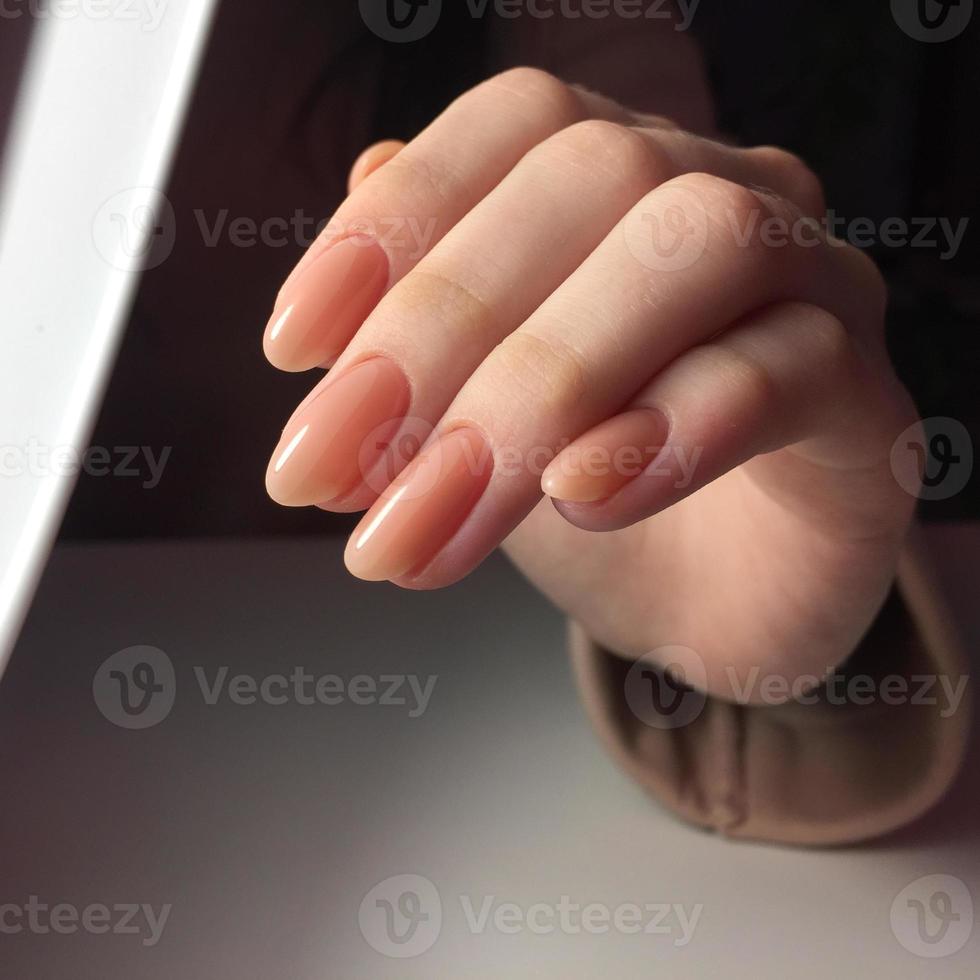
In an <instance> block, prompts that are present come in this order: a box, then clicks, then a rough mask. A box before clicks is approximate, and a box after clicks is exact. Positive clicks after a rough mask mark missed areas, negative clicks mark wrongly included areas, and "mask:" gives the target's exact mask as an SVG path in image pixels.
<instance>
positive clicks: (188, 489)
mask: <svg viewBox="0 0 980 980" xmlns="http://www.w3.org/2000/svg"><path fill="white" fill-rule="evenodd" d="M491 9H492V8H491ZM528 20H529V18H526V17H525V18H521V19H520V20H518V21H502V20H500V19H497V18H495V17H494V16H492V14H491V15H488V16H486V17H484V18H483V19H474V18H472V17H471V16H469V14H468V12H467V9H466V5H465V4H462V3H458V4H457V3H446V4H444V10H443V15H442V18H441V20H440V22H439V25H438V27H437V28H436V29H435V30H434V31H433V32H432V33H431V34H430V35H429V36H428V37H426V38H425V39H424V40H421V41H418V42H415V43H410V44H391V43H385V42H383V41H382V40H380V39H379V38H377V37H376V36H375V35H374V34H372V33H371V32H370V31H369V30H368V29H367V28H366V27H365V26H364V24H363V22H362V20H361V18H360V16H359V12H358V8H357V4H356V3H355V2H353V0H351V2H345V3H343V4H340V3H331V4H325V3H322V2H317V3H312V2H304V0H281V2H279V3H276V4H256V3H245V2H241V0H239V2H235V3H226V4H224V5H223V6H222V9H221V11H220V12H219V15H218V18H217V22H216V25H215V30H214V33H213V36H212V40H211V42H210V47H209V50H208V53H207V55H206V57H205V60H204V65H203V70H202V74H201V78H200V81H199V85H198V89H197V93H196V96H195V99H194V101H193V104H192V109H191V113H190V117H189V120H188V123H187V127H186V132H185V136H184V139H183V141H182V144H181V149H180V152H179V154H178V157H177V160H176V165H175V168H174V171H173V175H172V178H171V182H170V186H169V189H168V196H169V198H170V200H171V201H172V203H173V205H174V209H175V214H176V222H177V225H176V227H177V235H176V246H175V248H174V250H173V252H172V254H171V255H169V257H168V258H167V259H166V261H163V262H162V263H161V264H160V265H159V266H158V267H156V268H153V269H151V270H150V271H148V272H147V273H146V274H145V275H144V278H143V281H142V284H141V288H140V291H139V294H138V298H137V300H136V303H135V308H134V310H133V313H132V317H131V322H130V324H129V328H128V331H127V333H126V337H125V341H124V343H123V345H122V349H121V351H120V354H119V361H118V365H117V368H116V370H115V372H114V373H113V377H112V381H111V384H110V387H109V390H108V393H107V397H106V400H105V405H104V408H103V410H102V413H101V416H100V418H99V421H98V425H97V427H96V430H95V433H94V435H93V438H92V443H93V445H96V446H105V447H116V446H142V445H149V446H151V447H153V450H154V452H155V453H156V454H157V455H159V453H160V451H161V450H162V449H163V448H164V447H170V449H171V455H170V458H169V460H168V464H167V467H166V470H165V472H164V475H163V479H162V481H161V482H160V484H159V486H157V487H156V488H154V489H152V490H147V489H144V488H143V487H142V485H141V481H140V480H137V479H128V480H126V479H105V478H98V477H89V476H83V477H82V479H81V481H80V483H79V485H78V488H77V491H76V493H75V495H74V498H73V500H72V504H71V507H70V510H69V512H68V515H67V517H66V519H65V522H64V526H63V530H62V535H63V537H65V538H101V537H116V536H119V537H140V536H169V535H175V534H189V535H195V534H207V535H215V534H219V535H222V534H241V533H252V532H262V533H279V532H286V533H288V532H338V531H341V530H343V529H345V528H346V527H349V526H350V524H351V519H350V518H345V517H337V516H334V515H329V514H325V513H322V512H319V511H315V510H312V509H309V510H300V511H297V510H287V509H282V508H279V507H277V506H275V505H274V504H272V503H271V502H270V501H269V500H268V499H267V498H266V496H265V492H264V486H263V476H264V471H265V465H266V461H267V458H268V454H269V453H270V452H271V449H272V448H273V447H274V445H275V443H276V441H277V439H278V435H279V432H280V429H281V427H282V425H283V424H284V423H285V420H286V419H287V417H288V416H289V414H290V412H291V410H292V408H293V407H294V406H295V405H296V404H297V402H298V401H299V400H300V399H301V398H302V397H303V396H304V395H305V393H306V392H307V391H308V390H309V389H310V388H311V387H312V386H313V384H314V383H315V380H316V378H315V377H313V375H302V376H295V375H283V374H280V373H279V372H276V371H274V370H273V369H272V368H270V367H269V366H268V365H267V364H266V362H265V360H264V359H263V357H262V353H261V343H260V340H261V333H262V329H263V327H264V324H265V319H266V316H267V314H268V312H269V311H270V310H271V306H272V302H273V298H274V296H275V293H276V290H277V288H278V285H279V284H280V283H281V281H282V279H283V278H284V277H285V275H286V273H287V272H288V271H289V269H290V268H291V267H292V265H293V264H294V263H295V262H296V260H297V259H298V257H299V255H300V254H301V251H302V248H301V246H300V245H298V244H297V245H293V244H290V245H288V246H286V247H273V246H269V245H262V244H257V245H255V246H253V247H251V248H243V247H236V246H234V245H232V244H231V243H230V242H229V240H228V237H227V236H223V237H222V238H221V240H220V242H219V244H218V245H217V246H209V245H208V244H207V243H206V242H205V240H204V236H203V235H202V234H201V232H200V230H199V220H200V219H199V217H198V216H199V215H200V214H204V215H206V219H207V221H208V222H210V221H212V220H214V218H215V216H216V215H217V214H218V213H219V212H220V211H221V210H222V209H227V211H228V220H229V221H230V220H231V219H232V218H234V217H236V216H246V217H249V218H252V219H254V220H256V221H262V220H263V219H265V218H267V217H270V216H286V217H288V216H290V215H292V214H293V213H294V212H295V211H296V210H297V209H301V210H302V211H303V213H304V214H306V215H310V216H317V217H327V216H329V214H330V213H331V212H332V211H333V210H334V208H335V207H336V206H337V204H338V203H339V202H340V200H341V199H342V197H343V194H344V188H345V179H346V173H347V170H348V168H349V166H350V164H351V162H352V161H353V160H354V158H355V157H356V156H357V154H358V152H359V151H360V150H361V149H362V148H363V147H364V146H365V145H366V144H368V143H370V142H372V141H375V140H378V139H382V138H390V137H399V138H403V139H407V138H410V137H411V136H412V135H413V134H414V133H416V132H417V131H418V130H419V129H420V128H421V127H422V126H424V125H425V124H426V123H427V122H428V121H430V120H431V119H432V118H433V117H434V116H435V115H436V114H437V113H438V112H439V111H440V109H441V108H442V107H443V106H444V105H445V104H446V103H447V102H448V101H449V100H450V99H451V98H453V97H454V96H456V95H458V94H459V93H461V92H463V91H464V90H466V89H467V88H469V87H470V86H472V85H473V84H474V83H476V82H478V81H480V80H481V79H483V78H485V77H487V75H489V74H491V73H493V72H495V71H499V70H501V69H503V68H506V67H509V66H512V65H517V64H535V65H538V66H540V67H543V68H547V69H549V70H552V71H555V73H556V74H560V75H561V76H562V77H565V78H567V79H568V80H569V81H585V82H587V83H588V84H589V85H590V86H591V87H593V88H597V89H601V90H603V91H605V92H607V93H608V94H611V95H613V96H616V97H620V98H626V99H627V101H630V99H632V101H631V104H633V105H635V106H636V107H637V108H642V109H648V110H652V111H656V110H657V109H658V108H660V107H661V104H662V101H663V99H662V95H661V93H659V92H658V91H656V86H655V84H652V83H651V85H650V86H648V87H647V89H646V90H645V91H644V97H645V96H647V95H648V96H649V101H648V103H647V104H643V105H639V104H637V98H636V90H637V84H636V83H637V79H638V78H639V80H640V83H641V85H640V87H641V89H642V79H643V73H644V72H645V71H647V70H649V72H650V73H651V75H655V73H656V66H655V65H652V64H647V61H648V60H649V59H645V48H644V37H643V31H644V30H646V27H645V25H644V24H643V23H642V22H629V23H628V24H621V25H618V26H617V27H616V28H615V31H614V32H613V33H609V32H607V33H606V34H605V35H603V36H601V37H600V36H597V32H596V30H595V25H594V22H593V24H589V23H588V22H580V23H578V24H575V23H565V24H563V25H561V26H560V27H552V26H551V25H553V24H555V23H556V22H554V21H552V22H548V23H546V24H536V25H530V27H531V28H532V30H533V33H532V34H531V35H530V36H529V35H528V30H529V25H528V24H527V23H526V22H527V21H528ZM549 32H550V33H549ZM692 34H693V35H694V36H695V38H696V40H697V43H698V45H699V46H700V48H701V51H702V52H703V55H704V60H705V64H706V66H707V76H708V78H709V79H710V84H711V89H712V92H713V96H714V102H715V108H716V112H717V124H718V128H719V130H720V132H722V133H723V134H725V135H726V137H728V138H731V139H733V140H735V141H738V142H742V143H746V144H755V143H775V144H779V145H782V146H785V147H787V148H789V149H791V150H794V151H795V152H797V153H799V154H800V155H802V156H803V157H804V158H805V159H807V160H808V161H809V162H810V164H811V165H812V166H813V167H814V169H815V170H816V171H817V172H818V173H819V174H820V176H821V177H822V178H823V180H824V181H825V184H826V188H827V198H828V202H829V205H830V207H832V208H833V209H834V210H835V211H836V212H837V213H839V214H840V215H842V216H844V217H847V218H856V217H864V216H866V217H870V218H871V219H873V220H874V221H875V222H876V223H880V221H881V220H882V219H884V218H885V217H888V216H897V217H902V218H905V219H912V218H914V217H920V216H933V217H938V216H945V217H948V218H950V219H951V220H952V221H953V222H954V223H955V222H956V221H958V220H959V219H960V218H963V217H968V218H970V225H969V227H968V229H967V233H966V236H965V239H964V242H963V245H962V247H961V249H960V251H959V253H958V254H957V255H956V256H955V258H953V259H950V260H946V261H943V260H941V259H940V258H939V250H937V249H923V248H911V247H906V248H902V249H896V248H883V247H878V248H875V249H872V252H873V254H874V255H875V257H876V258H877V260H878V261H879V262H880V264H881V265H882V267H883V269H884V270H885V272H886V275H887V276H888V278H889V281H890V283H891V286H892V303H891V313H890V323H889V337H890V343H891V346H892V349H893V352H894V356H895V359H896V362H897V364H898V366H899V371H900V373H901V375H902V376H903V378H904V379H905V380H906V382H907V383H908V384H909V386H910V388H911V389H912V391H913V394H914V395H915V397H916V400H917V402H918V404H919V407H920V410H921V412H922V414H923V415H924V416H936V415H941V416H950V417H952V418H955V419H958V420H960V421H961V422H963V423H964V424H965V425H966V427H967V429H968V430H970V431H971V432H972V433H973V434H974V441H975V442H976V439H977V435H976V434H977V433H980V424H978V423H980V413H978V407H977V402H978V400H977V398H976V394H975V391H976V384H975V378H976V371H977V366H978V363H980V358H978V344H977V339H976V338H977V329H978V324H980V282H978V279H977V276H976V269H977V268H978V251H980V245H978V242H980V238H978V235H980V232H978V230H977V228H976V227H975V223H976V216H977V211H978V208H977V194H978V181H977V174H978V173H980V149H978V146H980V144H978V141H977V138H976V127H977V110H976V106H977V104H978V96H980V69H978V61H980V59H978V54H980V46H978V38H980V17H974V19H973V22H972V23H971V24H970V26H969V27H968V28H967V30H966V31H965V32H964V33H963V34H962V35H961V36H960V37H958V38H956V39H954V40H951V41H947V42H944V43H941V44H924V43H921V42H919V41H916V40H913V39H912V38H910V37H909V36H907V35H906V34H905V33H903V32H902V31H901V30H900V29H899V28H898V27H897V25H896V23H895V21H894V20H893V18H892V16H891V12H890V10H889V7H888V4H887V3H880V4H853V3H803V2H800V0H792V2H787V0H778V2H776V0H773V2H756V3H749V2H745V3H733V2H731V0H726V2H725V3H722V2H720V0H702V2H701V4H700V6H699V7H698V8H697V10H696V12H695V15H694V18H693V27H692ZM678 37H679V43H680V41H681V39H683V42H684V43H690V37H689V36H687V35H678ZM595 45H601V46H602V47H603V49H604V53H605V54H606V55H611V57H606V58H605V59H604V60H603V59H601V58H600V59H598V60H597V59H596V57H594V52H593V51H591V50H590V46H592V47H594V46H595ZM597 66H598V67H597ZM627 82H628V83H629V84H628V85H627ZM627 88H629V90H630V91H629V92H628V93H627V92H626V89H627ZM978 497H980V494H978V492H977V478H976V476H974V479H973V482H972V483H971V485H970V486H969V487H968V488H967V490H965V491H964V492H962V493H960V494H958V495H957V496H955V497H953V498H951V499H948V500H944V501H938V502H932V503H926V504H924V505H923V513H924V516H925V517H926V518H927V519H957V518H967V517H977V516H978V514H980V501H978Z"/></svg>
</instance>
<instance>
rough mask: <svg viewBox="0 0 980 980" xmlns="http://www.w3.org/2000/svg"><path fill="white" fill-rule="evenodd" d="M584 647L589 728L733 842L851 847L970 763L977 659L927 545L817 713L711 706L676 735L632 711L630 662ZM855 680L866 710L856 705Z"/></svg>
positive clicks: (653, 784) (581, 663) (929, 801)
mask: <svg viewBox="0 0 980 980" xmlns="http://www.w3.org/2000/svg"><path fill="white" fill-rule="evenodd" d="M571 649H572V659H573V664H574V667H575V673H576V677H577V680H578V685H579V689H580V691H581V694H582V697H583V699H584V702H585V705H586V709H587V711H588V714H589V717H590V719H591V721H592V723H593V725H594V726H595V728H596V730H597V732H598V734H599V736H600V738H601V739H602V741H603V742H604V743H605V745H606V747H607V748H608V749H609V751H610V752H611V753H612V755H613V756H614V757H615V758H616V760H617V761H618V762H619V763H620V764H621V765H622V767H623V768H624V769H625V770H626V771H627V772H628V773H629V774H630V775H631V776H632V777H633V778H634V779H635V780H637V782H639V783H640V784H641V785H642V786H643V787H644V788H645V789H647V790H648V791H649V792H650V793H652V794H653V795H654V796H655V797H656V798H657V799H658V800H660V802H661V803H663V804H664V805H665V806H666V807H667V808H668V809H670V810H671V811H673V812H674V813H675V814H677V815H678V816H680V817H682V818H684V819H686V820H689V821H691V822H692V823H695V824H698V825H700V826H703V827H706V828H709V829H712V830H715V831H717V832H719V833H722V834H725V835H727V836H730V837H736V838H751V839H756V840H767V841H776V842H781V843H789V844H841V843H846V842H851V841H856V840H861V839H864V838H868V837H874V836H878V835H880V834H884V833H886V832H887V831H889V830H893V829H895V828H897V827H900V826H902V825H903V824H906V823H908V822H910V821H911V820H914V819H915V818H916V817H918V816H920V815H921V814H922V813H924V812H925V811H926V810H928V809H929V808H930V807H931V806H932V805H933V804H934V803H935V802H936V801H937V800H939V799H940V797H941V796H942V795H943V794H944V793H945V791H946V789H947V788H948V787H949V786H950V784H951V783H952V782H953V779H954V778H955V776H956V773H957V770H958V769H959V766H960V763H961V761H962V759H963V755H964V751H965V747H966V742H967V738H968V734H969V730H970V717H971V713H972V712H971V693H970V684H969V677H968V667H967V662H966V659H965V657H964V656H963V652H962V650H961V648H960V646H959V643H958V640H957V638H956V636H955V634H954V630H953V626H952V620H951V617H950V615H949V613H948V611H947V610H946V608H945V604H944V602H943V601H942V599H941V597H940V595H939V592H938V589H937V587H936V585H935V580H934V577H933V576H932V574H931V573H930V572H929V570H928V567H927V562H926V560H925V557H924V555H923V552H922V549H921V547H919V546H918V545H917V544H916V543H914V541H910V543H909V544H908V545H907V546H906V549H905V551H904V553H903V555H902V558H901V561H900V564H899V572H898V579H897V583H896V589H895V590H893V593H892V595H891V597H890V598H889V600H888V602H887V603H886V604H885V606H884V607H883V609H882V611H881V613H880V615H879V616H878V618H877V619H876V621H875V623H874V624H873V625H872V627H871V628H870V629H869V631H868V633H867V635H866V636H865V638H864V640H863V641H862V643H861V645H860V646H859V648H858V649H857V650H856V651H855V653H854V654H853V655H852V656H851V657H850V658H849V659H848V661H847V663H846V664H844V665H843V666H842V667H841V668H840V673H841V675H843V676H842V677H841V678H839V682H838V683H837V684H836V686H835V687H834V688H833V689H831V693H830V696H828V693H827V689H825V688H822V689H821V696H820V697H819V698H815V699H814V702H813V703H809V704H802V703H799V702H796V701H789V702H787V703H785V704H778V705H761V706H754V705H752V706H750V705H744V704H737V703H733V702H728V701H722V700H720V699H715V698H708V699H706V700H703V706H701V707H700V709H699V711H698V712H697V714H696V717H693V719H690V720H687V719H684V721H683V723H678V724H672V723H671V722H670V719H669V718H667V712H664V713H663V720H664V723H663V724H662V725H661V724H660V723H659V720H660V719H658V718H656V717H654V718H653V722H654V723H651V717H650V716H648V715H645V718H644V719H641V717H640V716H639V714H638V713H636V712H634V711H633V710H631V708H630V705H629V703H628V700H627V696H626V685H627V683H632V681H630V680H628V677H629V672H630V666H631V661H628V660H625V659H623V658H622V657H620V656H618V655H616V654H614V653H610V652H609V651H607V650H604V649H602V648H601V647H599V646H598V645H596V644H595V643H594V642H592V641H591V640H590V639H589V638H588V637H587V636H586V635H585V633H584V632H583V631H582V629H581V628H580V627H579V626H578V625H577V624H574V623H573V624H572V626H571ZM634 676H635V675H634ZM854 678H860V680H859V681H858V682H857V683H858V684H859V685H860V686H859V687H857V688H854V689H855V690H861V691H862V695H861V697H860V699H851V698H848V697H846V696H845V693H846V691H847V690H848V688H847V687H846V684H847V682H848V681H849V680H850V679H854ZM869 678H870V680H869ZM898 678H900V679H901V680H899V679H898ZM869 689H871V690H873V692H874V693H872V694H871V696H870V698H869V696H868V694H867V692H868V690H869ZM855 700H860V701H861V702H862V703H855ZM651 701H652V702H653V701H655V699H653V698H651ZM653 710H655V711H656V712H659V711H660V709H659V708H657V707H655V708H654V709H653ZM644 714H645V712H644Z"/></svg>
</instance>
